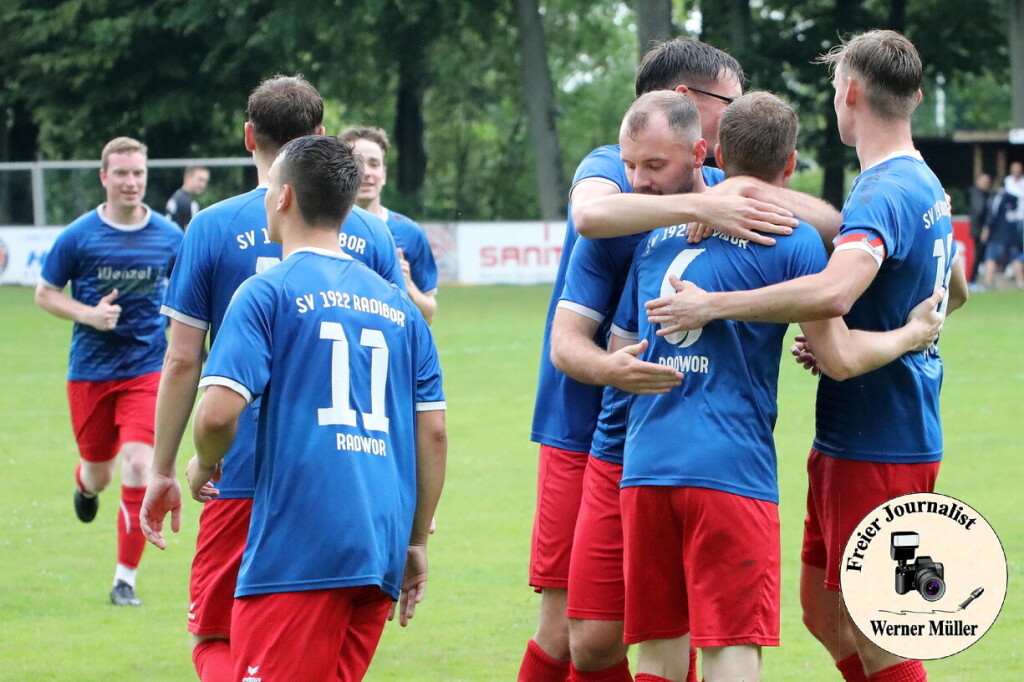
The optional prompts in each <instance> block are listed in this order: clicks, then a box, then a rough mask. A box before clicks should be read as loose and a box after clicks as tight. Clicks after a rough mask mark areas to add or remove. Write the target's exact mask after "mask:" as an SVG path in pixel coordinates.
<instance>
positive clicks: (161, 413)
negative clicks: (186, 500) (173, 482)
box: [153, 319, 206, 477]
mask: <svg viewBox="0 0 1024 682" xmlns="http://www.w3.org/2000/svg"><path fill="white" fill-rule="evenodd" d="M170 326H171V336H170V341H169V342H168V344H167V353H166V355H165V356H164V367H163V371H162V373H161V375H160V390H159V392H158V393H157V397H156V428H155V431H156V433H155V443H154V446H153V450H154V452H153V473H154V474H162V475H164V476H171V477H173V476H174V475H175V466H174V464H175V460H176V459H177V456H178V448H179V447H181V438H182V436H183V435H184V433H185V426H186V425H187V424H188V417H189V415H190V414H192V406H193V405H194V404H195V400H196V391H197V390H198V386H199V374H200V372H201V370H202V364H203V344H204V343H205V342H206V330H205V329H199V328H198V327H193V326H191V325H188V324H185V323H184V322H179V321H178V320H174V319H172V320H171V325H170Z"/></svg>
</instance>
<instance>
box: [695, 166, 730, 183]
mask: <svg viewBox="0 0 1024 682" xmlns="http://www.w3.org/2000/svg"><path fill="white" fill-rule="evenodd" d="M700 174H701V177H703V178H704V184H705V185H707V186H708V187H714V186H715V185H717V184H718V183H720V182H722V181H723V180H725V171H723V170H722V169H721V168H714V167H713V166H702V167H701V169H700Z"/></svg>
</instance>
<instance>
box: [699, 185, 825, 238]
mask: <svg viewBox="0 0 1024 682" xmlns="http://www.w3.org/2000/svg"><path fill="white" fill-rule="evenodd" d="M709 191H710V192H712V193H717V192H725V191H729V192H731V193H736V194H739V195H740V196H745V197H749V198H751V199H759V200H761V201H764V202H767V203H770V204H774V205H776V206H781V207H782V208H784V209H786V210H787V211H789V212H790V213H792V214H793V215H795V216H798V217H799V218H800V219H801V220H803V221H804V222H806V223H810V224H811V225H812V226H813V227H814V229H816V230H817V231H818V234H820V235H821V240H822V241H823V242H824V243H825V249H826V250H827V251H828V252H829V253H831V252H832V249H833V244H832V240H834V239H835V238H836V236H837V235H838V234H839V226H840V225H841V224H842V222H843V216H842V214H840V213H839V211H837V210H836V209H835V207H834V206H832V204H830V203H828V202H827V201H824V200H823V199H819V198H817V197H813V196H811V195H810V194H804V193H803V192H797V191H796V190H792V189H789V188H788V187H779V186H777V185H772V184H769V183H767V182H763V181H761V180H757V179H756V178H751V177H746V176H741V177H735V178H728V179H726V180H724V181H723V182H721V183H719V184H717V185H715V186H714V187H712V188H711V189H710V190H709Z"/></svg>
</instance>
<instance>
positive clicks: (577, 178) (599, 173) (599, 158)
mask: <svg viewBox="0 0 1024 682" xmlns="http://www.w3.org/2000/svg"><path fill="white" fill-rule="evenodd" d="M591 179H598V180H600V179H603V180H605V181H610V182H613V183H615V184H616V185H618V186H619V189H620V190H621V191H628V189H627V188H628V185H629V183H628V181H627V179H626V170H625V167H624V166H623V164H622V157H621V154H620V149H619V145H617V144H609V145H604V146H601V147H598V148H596V149H594V150H593V151H592V152H590V153H589V154H587V155H586V157H584V159H583V160H582V161H580V164H579V166H577V167H576V173H575V174H574V176H573V185H575V184H577V183H579V182H582V181H584V180H591Z"/></svg>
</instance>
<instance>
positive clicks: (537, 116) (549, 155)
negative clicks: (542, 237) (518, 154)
mask: <svg viewBox="0 0 1024 682" xmlns="http://www.w3.org/2000/svg"><path fill="white" fill-rule="evenodd" d="M516 16H517V17H518V19H519V45H520V55H521V60H522V73H523V93H524V95H525V96H526V108H527V112H528V113H529V118H530V141H531V143H532V146H533V156H534V162H535V164H536V169H537V193H538V195H539V197H540V209H541V216H542V217H543V218H544V220H556V219H558V218H560V217H564V216H565V196H566V192H565V180H564V178H563V176H562V153H561V148H560V146H559V144H558V128H557V126H556V123H555V117H556V109H555V97H554V87H553V86H552V83H551V70H550V68H549V67H548V53H547V44H546V42H545V40H544V26H543V24H542V23H541V16H540V8H539V6H538V4H537V0H516Z"/></svg>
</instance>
